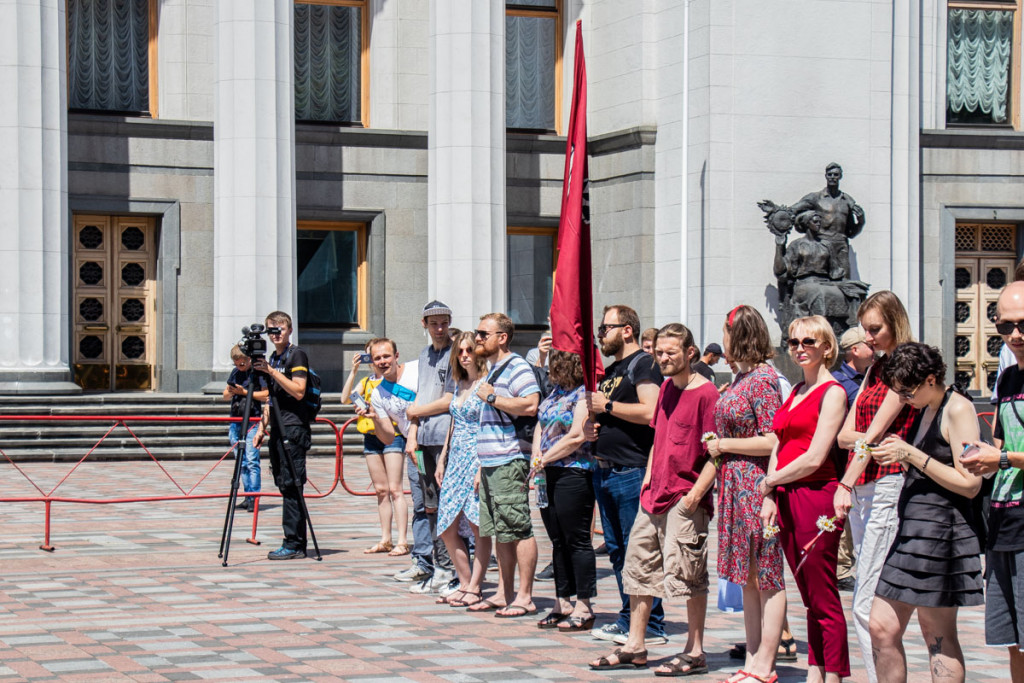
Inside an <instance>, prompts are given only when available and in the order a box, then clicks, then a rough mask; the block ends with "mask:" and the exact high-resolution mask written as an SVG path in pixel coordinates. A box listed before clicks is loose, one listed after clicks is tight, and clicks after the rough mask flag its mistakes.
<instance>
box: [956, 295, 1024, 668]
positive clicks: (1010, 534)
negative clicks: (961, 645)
mask: <svg viewBox="0 0 1024 683" xmlns="http://www.w3.org/2000/svg"><path fill="white" fill-rule="evenodd" d="M996 330H997V331H998V332H999V334H1000V335H1002V337H1003V342H1004V343H1005V344H1006V345H1007V346H1008V347H1009V348H1010V351H1012V352H1013V356H1014V358H1016V360H1017V364H1016V365H1011V366H1010V367H1008V368H1006V370H1005V371H1004V372H1003V373H1002V375H1000V377H999V385H998V390H999V391H998V393H999V403H998V409H997V412H996V423H995V428H994V429H993V430H992V436H993V440H994V441H995V444H996V445H994V446H992V445H990V444H987V443H983V442H980V441H976V442H974V443H973V444H971V445H970V446H968V448H967V449H966V451H965V453H964V455H963V456H962V458H961V460H960V462H961V464H963V466H964V467H965V468H966V469H967V471H969V472H971V473H972V474H976V475H985V474H991V473H994V475H995V477H994V480H993V486H992V497H991V501H990V503H989V515H988V527H989V528H988V544H987V552H986V554H985V558H986V563H985V564H986V567H987V571H986V576H985V579H986V585H985V643H986V644H987V645H989V646H992V647H1007V648H1008V649H1009V652H1010V679H1011V680H1013V681H1014V682H1015V683H1019V682H1021V681H1024V652H1021V647H1024V583H1022V582H1021V581H1020V577H1021V576H1024V471H1022V470H1021V468H1024V282H1012V283H1010V284H1009V285H1007V286H1006V288H1005V289H1003V291H1002V293H1001V294H1000V295H999V301H998V303H997V304H996Z"/></svg>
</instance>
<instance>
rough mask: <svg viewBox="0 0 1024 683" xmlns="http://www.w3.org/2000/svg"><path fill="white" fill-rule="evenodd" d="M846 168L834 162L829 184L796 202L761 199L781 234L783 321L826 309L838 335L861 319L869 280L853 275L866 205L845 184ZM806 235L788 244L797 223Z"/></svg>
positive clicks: (785, 324) (778, 268)
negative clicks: (853, 249) (853, 250)
mask: <svg viewBox="0 0 1024 683" xmlns="http://www.w3.org/2000/svg"><path fill="white" fill-rule="evenodd" d="M842 177H843V169H842V168H841V167H840V166H839V164H836V163H832V164H829V165H828V167H826V169H825V182H826V185H825V189H823V190H821V191H820V192H812V193H810V194H808V195H806V196H805V197H803V198H802V199H801V200H800V201H798V202H796V203H795V204H793V205H792V206H779V205H776V204H775V203H774V202H772V201H770V200H767V199H766V200H764V201H761V202H758V206H759V207H760V208H761V210H762V211H764V213H765V216H764V220H765V223H766V224H767V225H768V229H769V230H770V231H771V232H772V234H774V235H775V263H774V270H775V276H776V277H777V278H778V288H779V310H778V319H779V326H780V327H781V328H782V333H783V336H785V335H786V334H788V332H789V323H790V322H791V321H792V320H793V319H795V318H799V317H802V316H807V315H822V316H824V317H825V318H827V319H828V321H829V322H830V323H831V324H832V328H833V329H834V330H835V332H836V336H837V337H838V336H839V335H841V334H842V333H843V332H844V331H846V330H847V329H849V328H850V327H852V326H854V325H856V324H857V308H858V307H859V306H860V304H861V302H863V301H864V298H865V297H866V296H867V291H868V285H867V283H865V282H861V281H859V280H851V279H850V242H849V241H850V238H852V237H856V236H857V235H858V234H860V232H861V230H863V229H864V210H863V209H862V208H861V207H860V206H858V205H857V203H856V202H855V201H854V199H853V197H851V196H849V195H848V194H846V193H845V192H841V191H840V190H839V181H840V179H842ZM794 227H795V228H796V230H797V232H800V233H804V235H805V237H802V238H799V239H796V240H794V241H793V242H792V244H788V245H787V242H788V238H789V233H790V231H791V230H792V229H793V228H794Z"/></svg>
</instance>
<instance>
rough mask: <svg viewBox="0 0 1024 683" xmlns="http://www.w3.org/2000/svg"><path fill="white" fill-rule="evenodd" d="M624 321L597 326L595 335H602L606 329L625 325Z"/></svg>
mask: <svg viewBox="0 0 1024 683" xmlns="http://www.w3.org/2000/svg"><path fill="white" fill-rule="evenodd" d="M625 326H626V323H609V324H608V325H598V326H597V336H599V337H603V336H604V335H605V334H606V333H607V332H608V330H614V329H615V328H616V327H625Z"/></svg>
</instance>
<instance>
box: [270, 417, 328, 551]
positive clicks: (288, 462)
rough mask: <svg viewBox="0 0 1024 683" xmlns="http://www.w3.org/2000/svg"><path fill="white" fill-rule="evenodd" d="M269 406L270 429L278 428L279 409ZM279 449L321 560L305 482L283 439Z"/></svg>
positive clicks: (279, 420)
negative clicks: (271, 421)
mask: <svg viewBox="0 0 1024 683" xmlns="http://www.w3.org/2000/svg"><path fill="white" fill-rule="evenodd" d="M270 408H271V410H270V413H271V418H272V419H273V420H274V421H275V423H276V424H275V425H273V426H272V427H271V429H272V430H273V429H278V428H279V427H278V425H280V424H281V413H280V409H279V408H278V407H277V404H276V403H271V404H270ZM278 433H279V434H282V436H283V432H278ZM281 450H282V451H284V461H285V463H286V465H287V467H288V474H289V476H290V477H291V480H292V482H294V483H295V488H296V489H297V490H298V494H299V509H300V510H302V516H303V517H305V519H306V526H307V527H308V528H309V537H310V539H311V540H312V541H313V549H314V550H315V551H316V559H317V561H318V562H319V561H322V560H323V559H324V558H323V556H322V555H321V554H320V546H319V544H317V542H316V532H315V531H313V520H311V519H310V518H309V508H308V507H306V497H305V496H304V495H303V493H302V489H303V488H304V487H305V485H306V482H304V481H303V482H301V484H300V483H299V481H298V477H297V476H296V473H295V463H294V462H293V461H292V454H291V453H290V452H289V451H288V448H287V447H286V443H285V440H284V439H282V440H281Z"/></svg>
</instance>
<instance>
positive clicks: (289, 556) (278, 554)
mask: <svg viewBox="0 0 1024 683" xmlns="http://www.w3.org/2000/svg"><path fill="white" fill-rule="evenodd" d="M305 556H306V551H305V550H295V549H294V548H285V547H281V548H278V549H277V550H272V551H271V552H269V553H267V559H268V560H296V559H298V558H300V557H305Z"/></svg>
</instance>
